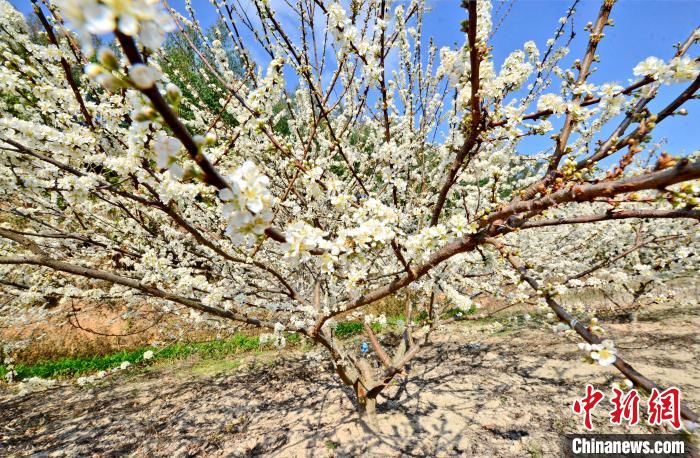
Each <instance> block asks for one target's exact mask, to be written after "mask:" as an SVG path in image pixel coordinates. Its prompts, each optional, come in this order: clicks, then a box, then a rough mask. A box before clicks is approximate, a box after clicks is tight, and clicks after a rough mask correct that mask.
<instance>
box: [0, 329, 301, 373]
mask: <svg viewBox="0 0 700 458" xmlns="http://www.w3.org/2000/svg"><path fill="white" fill-rule="evenodd" d="M287 342H288V345H290V346H295V345H298V344H299V343H300V342H301V336H300V335H299V334H296V333H290V334H288V335H287ZM260 349H261V348H260V342H259V339H258V337H257V336H248V335H245V334H235V335H234V336H232V337H230V338H228V339H222V340H213V341H209V342H194V343H175V344H172V345H168V346H167V347H163V348H161V349H157V348H152V347H140V348H136V349H133V350H124V351H120V352H118V353H112V354H109V355H103V356H92V357H73V358H60V359H56V360H52V361H40V362H38V363H35V364H18V365H17V366H15V371H17V377H18V378H19V379H26V378H30V377H41V378H61V377H73V376H78V375H82V374H88V373H92V372H98V371H103V370H107V369H112V368H114V367H117V366H119V365H120V364H121V363H122V362H124V361H128V362H130V363H132V364H134V363H138V362H141V361H143V354H144V352H145V351H147V350H152V351H153V359H152V360H151V361H155V360H168V359H182V358H187V357H188V356H192V355H197V356H200V357H202V358H223V357H225V356H228V355H232V354H238V353H243V352H251V351H258V350H260ZM227 364H229V365H230V364H231V362H228V363H227ZM5 374H7V368H6V367H5V366H2V365H0V377H4V376H5Z"/></svg>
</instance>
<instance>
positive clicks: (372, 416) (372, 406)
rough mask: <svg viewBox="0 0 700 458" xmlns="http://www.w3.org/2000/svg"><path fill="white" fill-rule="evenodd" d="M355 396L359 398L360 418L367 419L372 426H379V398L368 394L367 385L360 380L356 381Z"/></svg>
mask: <svg viewBox="0 0 700 458" xmlns="http://www.w3.org/2000/svg"><path fill="white" fill-rule="evenodd" d="M353 388H354V390H355V397H356V399H357V410H358V412H359V414H360V418H362V419H363V420H364V421H366V422H367V423H368V424H369V425H371V426H373V427H374V426H377V398H376V396H372V397H369V396H367V391H366V390H365V387H364V386H363V385H362V384H361V383H360V382H359V381H357V382H355V386H354V387H353Z"/></svg>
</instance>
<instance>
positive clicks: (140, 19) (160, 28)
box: [55, 0, 175, 54]
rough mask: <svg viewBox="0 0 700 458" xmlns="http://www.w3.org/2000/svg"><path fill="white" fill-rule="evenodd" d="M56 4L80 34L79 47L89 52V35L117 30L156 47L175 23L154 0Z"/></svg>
mask: <svg viewBox="0 0 700 458" xmlns="http://www.w3.org/2000/svg"><path fill="white" fill-rule="evenodd" d="M55 3H56V5H57V6H58V7H59V9H60V11H61V12H62V13H63V15H64V16H65V18H66V19H67V20H68V21H69V22H70V24H71V26H72V27H73V30H74V31H75V33H76V34H77V35H78V37H79V38H80V42H81V44H82V47H83V50H84V51H85V52H87V53H88V54H92V37H91V35H104V34H107V33H112V32H114V31H115V30H119V31H120V32H121V33H123V34H124V35H128V36H134V37H135V36H138V38H139V40H140V41H141V43H142V44H143V45H144V46H145V47H147V48H150V49H158V48H159V47H160V46H161V45H162V44H163V41H164V40H165V35H166V34H167V33H168V32H172V31H173V30H175V23H174V21H173V20H172V18H171V17H170V14H169V13H168V12H167V11H166V10H165V9H164V8H163V6H162V5H161V3H160V2H158V1H154V0H56V2H55Z"/></svg>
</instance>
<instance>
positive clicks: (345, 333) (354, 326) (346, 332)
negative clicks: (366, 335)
mask: <svg viewBox="0 0 700 458" xmlns="http://www.w3.org/2000/svg"><path fill="white" fill-rule="evenodd" d="M369 326H370V328H372V331H374V332H379V331H381V330H382V325H381V324H379V323H372V324H370V325H369ZM363 331H364V325H363V324H362V323H361V322H359V321H343V322H342V323H338V324H337V325H336V326H335V335H336V337H338V338H339V339H346V338H348V337H352V336H355V335H357V334H361V333H362V332H363Z"/></svg>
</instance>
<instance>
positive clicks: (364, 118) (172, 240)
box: [0, 0, 700, 421]
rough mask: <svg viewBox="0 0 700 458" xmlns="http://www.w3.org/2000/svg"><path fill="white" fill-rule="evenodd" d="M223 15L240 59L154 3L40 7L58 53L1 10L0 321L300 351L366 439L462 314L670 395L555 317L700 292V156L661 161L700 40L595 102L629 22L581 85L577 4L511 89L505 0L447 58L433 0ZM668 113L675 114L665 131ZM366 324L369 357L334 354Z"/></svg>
mask: <svg viewBox="0 0 700 458" xmlns="http://www.w3.org/2000/svg"><path fill="white" fill-rule="evenodd" d="M211 3H212V6H211V7H212V8H213V10H214V11H215V12H216V14H217V16H218V18H219V21H220V24H221V27H219V28H218V29H217V30H218V32H217V33H219V34H220V35H221V38H220V39H218V38H215V37H214V38H213V37H212V36H211V35H205V34H204V33H203V32H202V29H201V26H200V25H199V23H198V21H197V18H196V15H195V12H194V10H193V8H192V7H191V5H190V4H189V3H188V4H187V11H185V12H184V13H185V14H187V15H188V16H187V17H186V16H185V15H183V14H181V13H180V12H178V11H176V10H174V9H170V8H169V7H168V5H167V4H164V3H160V2H158V1H155V0H153V1H152V0H121V1H118V2H117V1H112V0H55V1H52V2H49V1H45V2H39V1H35V2H34V4H35V11H36V14H37V15H38V17H39V20H40V23H41V25H42V27H43V29H44V30H43V32H42V33H40V34H38V33H36V32H35V31H32V30H30V29H29V28H28V26H27V24H26V22H25V20H24V18H23V17H22V15H21V14H20V13H18V12H17V11H15V10H14V9H13V8H12V7H11V6H10V5H9V4H8V3H7V2H6V1H5V0H0V16H1V17H0V48H1V49H2V54H1V56H2V57H1V58H2V66H1V67H0V111H1V112H2V117H1V118H0V144H2V153H1V155H0V196H2V203H0V277H2V280H1V283H0V284H1V285H2V286H1V288H2V293H3V296H5V297H6V298H7V299H8V300H7V302H6V304H5V305H3V306H2V308H1V309H0V310H2V316H3V318H4V319H5V320H6V321H8V322H10V323H14V322H19V321H21V320H23V319H25V318H26V316H27V315H28V314H35V315H36V314H39V315H41V314H42V313H46V310H45V309H43V308H37V307H31V304H35V303H37V301H39V302H40V301H41V300H42V298H44V297H45V296H46V295H48V294H50V295H53V296H54V297H58V298H61V299H60V300H66V299H70V298H85V299H89V300H91V301H94V302H98V303H99V301H100V300H103V299H105V298H114V297H118V298H119V299H120V300H122V301H124V302H126V303H128V304H130V307H133V309H134V311H137V310H138V305H139V304H144V303H147V304H150V305H152V306H155V307H158V308H160V309H161V310H162V311H164V312H167V313H175V314H178V315H183V316H187V314H185V313H184V311H188V312H187V313H190V314H191V318H192V319H201V318H202V316H210V317H216V319H217V320H218V321H217V323H218V325H219V326H229V325H231V326H233V325H235V326H239V325H240V326H249V327H259V328H263V329H266V330H268V332H270V333H271V337H272V339H273V341H274V342H275V343H276V344H278V345H283V344H284V341H285V337H284V336H285V333H287V332H292V331H293V332H297V333H300V334H302V335H304V336H306V337H308V338H309V339H311V340H313V341H314V342H316V343H318V344H320V345H321V346H322V347H324V348H325V350H327V354H328V357H329V358H330V360H331V362H332V367H333V368H334V370H335V372H336V373H337V374H338V376H339V377H340V379H341V380H342V382H343V383H345V384H347V385H349V386H351V387H352V388H353V390H354V392H355V394H356V396H357V403H358V406H359V408H360V409H361V411H363V412H366V413H368V414H369V415H370V416H371V415H372V414H373V412H374V408H375V403H376V399H377V396H378V394H379V393H380V392H381V391H382V390H383V389H384V388H385V387H387V386H388V385H389V384H390V383H391V381H392V380H393V379H394V377H396V376H397V375H399V374H402V373H404V372H405V370H406V367H407V364H408V363H409V362H410V360H411V359H412V358H413V357H414V356H415V355H416V354H417V353H418V352H419V351H420V349H421V348H422V347H423V346H425V345H426V344H427V343H428V342H429V337H430V335H431V333H432V332H433V331H434V330H435V329H436V328H437V327H439V326H440V324H441V323H444V322H445V321H446V320H447V319H448V318H446V315H445V311H446V310H447V309H450V308H458V309H462V310H464V311H465V312H467V311H471V310H473V309H474V308H475V307H476V303H477V302H478V300H479V295H480V294H487V295H494V296H497V297H499V298H500V299H501V300H503V301H504V302H506V303H508V304H513V303H522V302H527V301H534V303H535V305H539V306H544V307H548V308H550V309H551V310H552V311H553V313H554V314H555V315H556V318H557V319H558V320H559V321H560V322H561V323H562V324H561V326H560V327H563V328H570V329H571V330H572V331H573V332H576V333H578V334H579V335H580V336H581V337H582V338H583V339H584V341H585V343H584V344H583V345H582V346H581V348H582V349H584V350H585V351H588V352H590V354H591V357H593V358H595V359H597V360H598V361H599V362H600V363H601V364H614V365H615V367H617V368H618V369H619V370H620V371H622V372H623V373H624V374H625V375H626V377H627V378H628V379H630V380H631V381H632V382H633V383H634V384H635V385H637V386H639V387H642V388H645V389H647V390H649V389H651V388H652V387H654V386H655V385H654V383H653V382H651V381H650V380H648V379H647V378H645V377H644V376H643V375H641V374H640V373H638V372H637V371H635V370H634V369H633V368H632V367H631V366H630V365H629V364H628V363H627V362H625V361H624V360H623V359H622V358H621V357H620V355H618V354H617V350H616V349H615V347H614V344H613V343H612V341H610V340H607V339H606V340H602V339H601V337H600V334H601V331H602V330H601V329H600V327H599V326H598V325H597V324H596V321H595V319H594V318H593V319H592V320H591V322H590V323H587V322H585V320H589V319H591V318H592V317H590V313H589V311H587V310H580V309H577V308H572V309H570V310H569V309H567V308H566V307H564V306H563V305H562V304H561V301H560V300H559V299H558V296H560V295H561V294H562V293H563V292H565V291H567V290H568V289H579V288H586V287H596V286H600V284H601V282H608V283H612V284H613V285H618V289H619V288H621V287H622V286H621V285H630V286H631V285H636V284H638V283H640V282H642V281H643V280H644V279H647V278H648V279H651V280H654V281H663V279H664V278H665V276H666V277H667V276H670V275H672V274H674V273H677V272H684V273H686V274H687V273H688V272H690V273H691V274H694V273H696V272H697V269H698V260H697V256H695V257H693V256H691V254H692V252H693V250H697V248H698V246H699V243H698V242H699V241H700V240H699V239H698V232H697V226H696V223H697V220H698V219H700V209H698V208H697V207H698V205H699V203H700V202H699V199H700V188H699V187H698V178H699V177H700V157H699V156H698V154H697V153H694V154H691V155H686V156H685V157H678V156H677V155H673V154H671V153H666V152H663V153H659V151H658V147H657V146H658V145H657V144H655V143H654V142H655V139H654V128H655V126H656V125H658V124H659V123H661V122H672V121H671V120H672V118H673V117H675V116H679V115H683V114H685V113H686V110H687V109H686V108H684V105H685V104H686V102H688V101H689V100H691V99H693V98H694V97H695V94H696V91H697V89H698V87H699V86H700V79H699V78H698V74H699V72H700V66H699V65H698V60H697V59H696V58H694V57H692V56H691V54H692V52H694V45H695V44H696V42H697V41H698V40H699V39H700V32H699V31H698V30H693V31H688V33H689V34H690V35H689V36H688V38H687V39H685V40H684V41H683V42H681V43H680V44H679V45H677V46H676V49H675V51H674V50H673V49H671V48H670V49H669V56H668V57H666V58H663V59H662V58H657V57H650V58H648V59H646V60H644V61H643V62H641V63H640V64H639V65H638V66H637V67H635V68H634V70H633V75H634V77H636V79H634V80H632V83H631V84H629V85H627V86H624V87H623V86H621V85H618V84H616V83H615V82H593V81H594V80H595V79H596V78H595V66H594V65H595V62H597V60H598V56H597V54H596V53H597V49H598V47H599V44H600V43H601V40H603V38H604V35H605V33H604V32H605V30H606V28H607V27H610V26H612V24H613V23H612V19H611V12H612V11H613V8H614V1H613V0H603V2H602V3H601V6H600V11H599V13H598V16H597V19H596V20H595V22H593V23H590V24H588V25H587V26H586V31H587V32H588V33H589V35H588V45H587V48H586V50H585V54H584V55H583V56H582V57H581V58H580V59H578V60H576V61H575V62H574V63H573V65H572V66H571V68H566V67H563V66H562V62H563V61H562V59H563V58H564V57H565V56H566V54H567V53H568V48H567V45H568V41H567V36H566V34H565V33H564V30H565V28H566V25H567V24H569V23H570V22H571V20H572V18H573V16H574V14H575V8H574V6H575V5H576V3H577V1H576V2H574V5H573V6H572V7H571V8H570V9H569V10H568V11H567V12H566V16H565V17H563V18H562V20H561V21H560V24H559V25H558V27H557V29H556V31H555V34H554V36H553V37H552V38H551V39H550V40H549V41H548V42H547V43H546V48H545V49H544V50H543V51H540V49H539V48H538V46H537V45H536V44H535V43H534V42H532V41H530V42H527V43H525V44H524V45H523V47H522V49H517V50H515V51H513V52H512V53H511V54H510V55H509V56H508V57H507V58H506V59H505V60H504V62H503V64H502V65H501V67H500V69H499V68H496V65H495V64H494V58H493V53H492V48H491V46H490V45H489V39H490V36H491V34H492V12H491V4H490V3H489V1H486V0H483V1H482V0H478V1H465V2H464V5H463V6H464V8H465V10H466V12H465V17H466V18H467V19H466V20H465V21H464V22H463V23H462V25H461V27H462V30H463V32H464V43H463V44H461V45H460V46H458V47H456V48H447V47H446V48H442V49H437V48H436V46H435V45H433V44H432V42H428V41H427V40H425V38H424V37H423V27H422V20H423V17H424V15H425V14H429V11H428V8H427V7H426V4H425V2H424V1H421V0H412V1H410V2H408V3H407V4H404V3H400V4H396V5H394V4H393V3H394V2H391V1H390V0H366V1H352V2H350V3H349V6H347V5H346V4H345V3H343V2H340V3H339V2H335V1H328V0H299V1H297V2H292V3H293V6H294V8H293V11H292V13H291V14H293V17H294V20H295V21H296V25H297V27H296V28H293V29H291V28H290V27H285V26H283V19H282V18H281V15H280V14H279V13H278V11H276V9H275V8H274V7H273V5H272V2H269V1H267V0H255V1H253V2H251V5H250V8H243V7H242V6H241V4H240V3H239V2H228V1H224V0H217V1H212V2H211ZM289 6H290V7H291V6H292V5H291V4H290V5H289ZM572 27H573V25H572ZM168 34H177V37H178V38H177V40H176V44H175V46H179V47H180V48H181V49H182V50H183V51H186V52H187V53H188V55H189V56H195V57H196V63H197V65H198V68H197V69H192V70H193V71H194V72H196V73H197V75H198V76H197V78H198V81H199V84H197V85H193V84H189V83H188V80H187V78H186V77H185V76H183V74H182V73H178V71H177V68H176V66H173V64H172V60H169V55H168V52H167V49H168V47H166V48H163V47H162V45H163V43H164V41H165V39H166V36H168ZM96 37H99V38H100V39H102V40H110V39H111V37H113V40H114V43H113V45H112V46H110V47H100V48H99V49H97V50H96V49H95V48H98V46H96V43H97V42H96ZM569 41H570V38H569ZM222 43H229V47H228V48H227V47H226V46H225V45H224V44H222ZM253 46H255V47H257V48H258V49H260V50H261V52H262V54H263V55H264V59H265V62H258V63H257V64H262V67H259V66H258V65H257V64H256V62H255V60H254V58H253V57H252V55H251V53H249V49H251V48H252V47H253ZM170 49H172V48H170ZM232 50H233V52H235V53H236V55H237V56H238V57H237V64H236V65H237V67H236V68H234V66H233V64H232V62H231V58H230V56H231V51H232ZM265 66H266V68H265V69H263V67H265ZM81 70H83V71H81ZM627 77H630V75H621V78H627ZM202 81H209V82H211V84H209V85H208V86H206V94H204V93H203V92H204V91H205V90H204V89H203V88H204V87H205V86H204V85H203V84H201V82H202ZM290 81H293V82H294V85H295V86H296V89H295V90H289V89H288V88H289V87H290V84H288V83H289V82H290ZM679 86H680V88H679V89H677V88H678V87H679ZM661 91H668V92H669V94H672V95H671V99H670V100H671V101H670V103H668V104H666V105H665V106H662V107H661V108H660V109H658V110H657V109H652V108H651V107H652V106H653V104H651V102H652V101H653V100H654V99H655V97H656V96H657V94H658V93H659V92H661ZM673 91H675V93H674V92H673ZM183 92H184V94H185V96H183ZM217 97H218V100H216V98H217ZM205 102H206V103H205ZM547 135H550V136H551V148H550V149H548V150H545V151H543V152H541V153H538V154H534V155H533V154H529V155H526V154H522V153H521V151H522V150H521V149H520V148H521V142H522V141H523V139H525V138H528V137H538V136H545V138H546V136H547ZM679 240H683V244H682V246H683V247H684V248H673V249H669V247H674V246H675V245H673V244H674V243H675V242H678V241H679ZM642 277H644V278H642ZM528 288H529V289H528ZM389 297H396V298H399V299H400V300H402V301H404V302H405V313H404V317H403V318H404V320H403V321H402V323H403V328H402V329H401V332H402V335H401V338H400V339H399V343H398V344H397V345H396V348H388V347H387V346H386V345H385V344H383V343H382V342H381V340H380V338H378V337H377V335H376V334H375V332H374V331H373V329H372V327H371V326H370V324H371V322H372V321H373V320H375V319H376V318H375V317H374V316H372V315H370V314H368V313H367V312H366V310H367V308H368V307H369V306H371V305H372V304H375V303H377V302H378V301H381V300H383V299H385V298H389ZM459 315H461V313H458V314H456V316H459ZM348 317H350V318H353V319H360V320H363V321H364V322H365V326H364V329H365V333H366V335H367V336H366V338H367V340H368V342H369V344H370V345H369V347H368V348H369V349H370V354H371V356H363V355H360V354H359V353H358V352H357V351H355V349H353V348H348V347H346V346H344V345H343V343H342V342H341V341H340V340H339V339H337V338H336V336H335V335H334V329H335V324H336V323H337V321H338V320H343V319H347V318H348ZM453 319H454V318H453ZM683 415H684V417H685V418H686V419H689V420H693V421H696V420H697V415H696V414H695V413H694V412H692V411H691V410H690V409H689V408H688V407H687V406H684V408H683Z"/></svg>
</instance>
